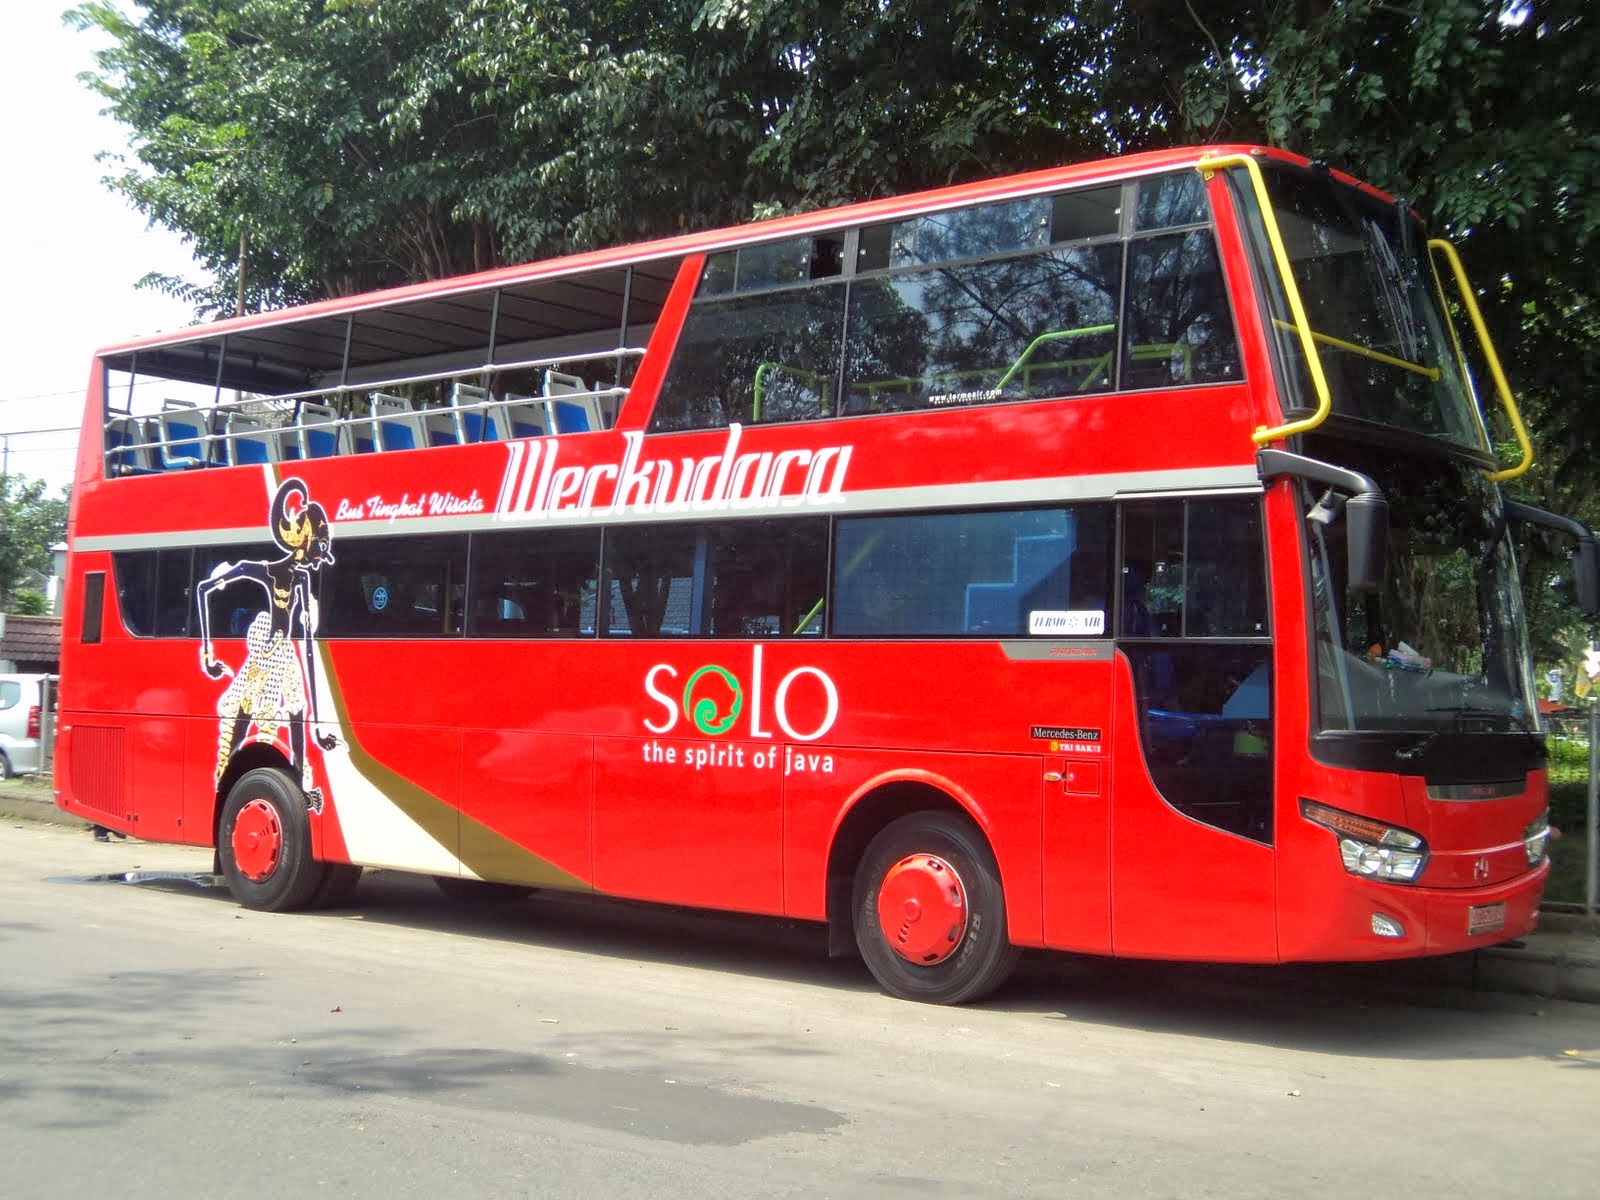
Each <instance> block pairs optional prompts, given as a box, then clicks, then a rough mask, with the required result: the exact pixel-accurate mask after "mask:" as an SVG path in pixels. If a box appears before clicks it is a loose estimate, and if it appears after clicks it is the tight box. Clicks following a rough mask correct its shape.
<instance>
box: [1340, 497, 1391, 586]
mask: <svg viewBox="0 0 1600 1200" xmlns="http://www.w3.org/2000/svg"><path fill="white" fill-rule="evenodd" d="M1344 521H1345V527H1344V538H1345V548H1346V550H1347V551H1348V553H1349V572H1350V586H1351V587H1352V588H1354V589H1355V590H1356V591H1362V592H1371V591H1376V590H1377V589H1378V588H1380V587H1382V586H1383V564H1384V558H1385V555H1386V554H1387V552H1388V549H1389V502H1388V501H1387V500H1385V499H1384V497H1383V493H1382V492H1378V491H1371V492H1359V493H1357V494H1356V495H1354V496H1351V497H1350V499H1348V500H1346V501H1345V505H1344Z"/></svg>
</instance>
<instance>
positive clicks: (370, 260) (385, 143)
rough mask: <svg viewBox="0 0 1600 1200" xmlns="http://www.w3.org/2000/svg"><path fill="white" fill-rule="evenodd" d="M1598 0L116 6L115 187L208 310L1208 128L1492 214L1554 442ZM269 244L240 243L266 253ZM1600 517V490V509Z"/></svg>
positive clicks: (1563, 410) (198, 2)
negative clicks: (122, 130) (189, 263)
mask: <svg viewBox="0 0 1600 1200" xmlns="http://www.w3.org/2000/svg"><path fill="white" fill-rule="evenodd" d="M1591 7H1592V6H1591V5H1590V4H1589V3H1587V0H1436V2H1435V3H1430V4H1425V5H1410V6H1401V5H1396V4H1394V3H1392V0H1338V2H1335V0H1265V2H1262V0H1251V2H1245V0H1210V2H1208V3H1206V4H1204V5H1199V4H1196V3H1194V2H1193V0H1078V2H1076V3H1072V4H1067V5H1062V4H1060V3H1051V4H1046V3H1042V2H1040V0H951V2H950V3H946V4H939V5H929V4H916V3H909V2H907V0H640V2H637V3H633V2H625V0H573V2H571V3H567V4H563V5H544V4H531V3H526V2H522V0H139V2H138V7H137V8H135V9H133V10H132V15H126V14H125V13H124V12H123V11H122V9H121V8H120V7H119V6H118V5H117V4H116V3H114V2H113V0H90V2H89V3H87V4H84V5H83V6H82V7H79V8H77V9H75V10H73V12H72V13H70V14H69V19H70V20H72V21H74V22H76V23H77V24H78V25H79V26H82V27H86V28H87V27H95V28H98V29H100V30H103V31H104V32H105V33H107V34H109V35H110V45H109V47H108V48H107V49H106V50H105V51H103V52H102V53H101V54H100V56H99V59H98V63H97V69H96V70H95V71H94V72H93V73H92V74H91V75H90V76H89V77H88V78H89V82H90V83H91V86H93V87H94V88H95V89H96V90H97V91H99V93H100V94H101V95H102V96H103V97H104V98H105V100H106V102H107V104H108V106H109V109H110V111H111V113H112V114H113V115H114V116H115V117H117V118H118V119H119V120H120V121H121V122H122V123H123V124H124V125H126V126H127V128H128V129H129V131H130V132H131V134H132V140H133V150H132V153H131V157H129V158H128V159H127V161H123V162H119V163H118V164H116V170H117V173H116V174H114V175H113V176H112V184H113V186H114V187H116V188H117V189H118V190H120V191H122V192H123V193H124V194H126V195H127V196H128V197H129V198H130V199H131V200H132V202H133V203H134V204H135V205H136V206H137V207H138V208H139V209H140V211H142V212H144V213H145V214H147V215H148V216H149V217H150V218H151V219H152V220H153V221H156V222H158V223H160V224H163V225H167V226H169V227H171V228H174V229H177V230H179V231H181V232H183V233H185V234H186V235H188V236H189V237H190V238H191V239H192V241H193V243H194V247H195V250H196V254H197V257H198V258H199V260H200V261H201V262H202V263H203V264H204V265H205V267H206V268H207V270H208V273H209V277H208V278H206V279H203V280H200V281H186V280H177V279H156V280H153V281H152V282H153V283H156V284H157V285H159V286H164V287H167V288H168V289H169V290H172V291H175V292H179V293H182V294H185V295H188V296H190V297H191V298H192V299H193V300H194V301H195V303H196V305H197V307H198V308H199V309H200V310H201V311H202V312H228V311H231V310H232V308H233V306H234V295H235V292H236V290H237V288H238V283H239V274H240V269H241V258H243V259H244V266H243V274H244V283H245V291H246V294H247V301H246V303H247V305H248V306H249V307H259V306H264V305H275V304H282V303H287V302H292V301H299V300H307V299H314V298H317V297H321V296H326V295H335V294H345V293H349V292H352V291H357V290H362V289H366V288H371V287H377V286H383V285H388V284H393V283H400V282H406V281H412V280H416V279H422V278H432V277H439V276H444V275H448V274H453V273H456V272H460V271H465V270H472V269H476V268H481V267H489V266H494V265H498V264H500V263H504V262H511V261H520V260H526V259H530V258H534V257H540V256H544V255H549V254H555V253H562V252H567V251H571V250H577V249H585V248H589V247H593V246H596V245H601V244H611V243H617V242H622V241H628V240H634V239H638V238H643V237H649V236H655V235H660V234H665V233H671V232H675V231H678V230H684V229H693V228H699V227H704V226H708V225H718V224H725V223H729V222H734V221H739V220H743V219H746V218H748V217H751V216H756V215H767V214H773V213H779V212H784V211H791V210H794V209H798V208H803V207H811V206H818V205H828V204H834V203H839V202H843V201H847V200H859V199H865V198H868V197H872V196H877V195H884V194H890V193H895V192H902V191H906V190H910V189H914V188H919V187H926V186H932V185H936V184H943V183H949V182H958V181H962V180H967V179H972V178H976V177H979V176H983V175H990V174H994V173H998V172H1002V171H1008V170H1020V169H1026V168H1029V167H1034V166H1042V165H1047V164H1054V163H1059V162H1064V161H1070V160H1073V159H1077V158H1084V157H1093V156H1098V155H1101V154H1108V153H1115V152H1119V151H1128V150H1139V149H1147V148H1151V147H1156V146H1162V145H1170V144H1175V143H1190V142H1196V141H1249V142H1266V143H1269V144H1272V145H1278V146H1285V147H1288V148H1290V149H1294V150H1297V151H1300V152H1303V153H1305V154H1307V155H1309V156H1311V157H1313V158H1317V159H1321V160H1325V161H1327V162H1329V163H1331V164H1333V165H1335V166H1340V167H1344V168H1347V169H1349V170H1351V171H1352V172H1354V173H1355V174H1357V175H1360V176H1361V177H1363V178H1365V179H1368V180H1370V181H1371V182H1373V183H1375V184H1377V185H1379V186H1380V187H1384V188H1387V189H1389V190H1390V191H1393V192H1396V193H1397V194H1400V195H1403V196H1404V197H1406V198H1407V199H1408V200H1410V201H1411V202H1413V203H1415V204H1416V205H1417V206H1418V207H1419V209H1420V210H1421V211H1422V212H1423V213H1424V214H1425V215H1426V216H1427V217H1428V218H1429V219H1430V221H1431V222H1432V223H1433V225H1434V226H1435V227H1436V228H1438V229H1440V230H1441V231H1443V232H1445V233H1447V234H1449V235H1450V236H1451V237H1453V238H1455V239H1456V240H1458V241H1459V242H1461V243H1463V249H1464V254H1465V257H1466V259H1467V261H1468V263H1469V264H1470V266H1471V267H1472V269H1473V272H1474V275H1475V277H1476V279H1477V281H1478V283H1479V286H1480V287H1481V288H1482V289H1483V297H1482V298H1483V300H1484V302H1485V303H1484V307H1485V312H1486V314H1487V316H1488V319H1489V321H1490V323H1491V326H1492V329H1493V332H1494V334H1495V336H1496V339H1497V341H1498V344H1499V345H1500V347H1501V350H1502V353H1503V356H1504V357H1505V359H1506V365H1507V370H1508V374H1509V375H1510V376H1511V379H1512V382H1513V384H1514V385H1515V387H1516V388H1517V390H1518V392H1519V394H1520V395H1521V396H1523V397H1524V398H1525V401H1524V402H1525V409H1526V411H1527V412H1528V413H1529V415H1530V416H1531V417H1532V419H1533V422H1534V426H1535V433H1536V435H1537V440H1538V442H1539V444H1540V449H1541V455H1542V461H1541V464H1540V466H1539V467H1538V468H1536V471H1535V472H1534V473H1533V474H1532V475H1531V476H1529V477H1527V478H1526V479H1525V480H1524V481H1523V482H1522V483H1521V484H1519V485H1518V486H1519V488H1521V489H1522V494H1524V495H1526V496H1527V497H1529V498H1530V499H1533V500H1535V501H1539V500H1549V501H1550V502H1552V503H1556V502H1558V501H1561V502H1565V503H1564V506H1565V507H1567V508H1569V509H1570V508H1572V507H1573V505H1574V503H1576V502H1578V501H1582V507H1583V510H1584V511H1586V512H1588V511H1590V510H1588V509H1587V504H1588V497H1589V496H1590V495H1592V494H1593V493H1594V492H1595V491H1596V489H1595V488H1593V487H1592V481H1593V474H1594V473H1593V469H1592V467H1591V466H1590V464H1591V463H1592V462H1593V461H1594V452H1595V450H1596V448H1597V446H1596V443H1597V440H1600V423H1597V422H1594V421H1592V420H1587V419H1585V416H1586V410H1585V409H1584V405H1585V404H1586V402H1587V395H1586V390H1585V385H1584V381H1585V380H1587V379H1590V378H1594V377H1596V375H1597V371H1600V337H1596V336H1595V334H1596V332H1597V331H1596V328H1595V322H1596V318H1595V316H1594V314H1595V312H1596V305H1595V300H1596V296H1595V287H1594V284H1593V282H1592V272H1591V270H1590V269H1589V267H1588V265H1587V264H1589V263H1592V262H1593V261H1594V259H1595V253H1594V251H1595V249H1596V247H1595V238H1596V231H1597V230H1600V187H1596V186H1595V184H1596V182H1597V180H1600V132H1597V125H1596V122H1595V120H1594V119H1593V116H1592V114H1593V112H1594V111H1595V106H1596V102H1597V100H1600V23H1597V21H1596V18H1595V16H1594V14H1593V13H1592V12H1591V11H1590V9H1591ZM241 246H243V248H244V253H243V254H242V255H241ZM1590 515H1594V516H1600V514H1597V513H1593V512H1590Z"/></svg>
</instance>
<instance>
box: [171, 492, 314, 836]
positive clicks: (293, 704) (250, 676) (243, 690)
mask: <svg viewBox="0 0 1600 1200" xmlns="http://www.w3.org/2000/svg"><path fill="white" fill-rule="evenodd" d="M271 527H272V540H273V541H274V542H276V543H277V544H278V548H279V549H280V550H282V551H283V555H284V556H283V557H282V558H277V559H272V560H269V561H261V562H237V563H228V562H224V563H219V564H218V565H217V567H216V569H215V570H213V571H212V572H211V574H210V575H209V576H207V577H206V578H205V579H204V580H202V581H201V583H200V586H199V588H198V597H197V600H198V605H197V606H198V608H199V614H200V668H201V670H203V671H205V673H206V674H207V675H208V676H210V677H211V678H212V679H221V678H223V677H224V676H228V675H231V676H233V680H232V682H231V683H229V684H228V687H227V690H226V691H224V692H223V693H222V697H221V699H219V700H218V701H217V716H218V717H219V718H220V723H219V727H218V730H217V774H216V778H217V780H218V781H219V782H220V781H221V779H222V776H223V773H224V772H226V771H227V769H228V761H229V759H231V758H232V757H233V756H234V754H235V753H236V752H237V751H238V750H239V748H240V747H241V746H243V745H245V744H246V743H247V742H249V741H252V740H253V741H263V742H271V741H275V740H276V738H277V735H278V730H279V729H280V728H286V729H287V732H288V735H289V752H290V756H291V758H292V759H293V764H294V769H295V771H296V772H297V773H298V774H299V776H300V787H301V790H302V791H304V792H305V795H306V802H307V804H308V805H309V806H310V808H311V811H313V812H318V813H320V812H321V811H322V791H321V789H320V788H317V787H315V786H314V785H313V781H312V776H311V763H310V761H309V760H308V759H307V758H306V726H307V723H308V722H312V723H314V722H315V721H316V719H317V714H316V695H317V689H316V661H317V660H316V645H315V643H316V634H317V600H316V589H315V587H314V586H313V584H314V582H315V581H314V576H315V574H316V572H317V571H319V570H321V568H322V566H323V564H324V563H331V562H333V551H332V548H331V546H330V541H331V535H330V531H329V529H328V514H327V513H326V512H324V511H323V508H322V506H321V505H320V504H317V503H316V502H315V501H313V500H311V499H310V497H309V494H308V493H307V491H306V485H305V484H304V483H303V482H301V481H300V480H299V479H286V480H284V481H283V483H282V485H280V486H279V488H278V491H277V494H276V495H275V496H274V497H273V499H272V514H271ZM246 584H249V585H253V586H254V587H257V588H260V589H261V590H262V591H263V592H264V593H265V595H266V607H265V609H264V610H262V611H258V612H256V613H255V615H254V616H253V617H252V618H251V619H250V624H249V627H248V629H246V630H245V631H244V639H245V648H246V653H245V659H244V662H243V663H241V664H240V666H239V669H238V671H237V672H235V671H233V670H232V669H231V668H229V667H228V665H227V664H226V663H223V662H220V661H219V660H218V659H217V658H216V656H215V654H214V653H213V651H212V644H211V638H212V632H213V631H212V629H211V615H210V608H211V606H210V600H211V598H212V596H213V595H215V594H216V593H217V592H220V591H223V590H224V589H234V588H238V589H243V588H244V586H245V585H246ZM240 600H241V603H244V602H246V600H245V597H242V596H241V597H240ZM252 607H253V606H252ZM219 632H222V633H223V634H225V635H233V636H237V634H238V632H239V631H238V630H236V629H228V630H222V631H219ZM252 726H253V727H254V729H255V733H254V734H253V735H252V733H251V727H252ZM316 741H317V744H318V745H319V746H321V747H322V749H324V750H332V749H334V748H335V747H336V746H338V745H339V739H338V738H337V737H335V736H334V735H332V734H320V735H316Z"/></svg>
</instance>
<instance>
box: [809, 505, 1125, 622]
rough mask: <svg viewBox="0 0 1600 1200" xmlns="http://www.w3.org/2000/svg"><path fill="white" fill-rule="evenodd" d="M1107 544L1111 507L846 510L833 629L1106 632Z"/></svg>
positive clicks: (838, 543)
mask: <svg viewBox="0 0 1600 1200" xmlns="http://www.w3.org/2000/svg"><path fill="white" fill-rule="evenodd" d="M1109 546H1110V517H1109V513H1108V510H1107V509H1106V508H1104V507H1101V506H1083V507H1079V508H1073V509H1063V508H1048V509H1026V510H1007V511H996V512H975V513H927V514H916V515H910V516H893V517H857V518H843V519H841V520H840V521H839V522H838V526H837V532H836V537H835V550H834V599H833V624H832V629H833V631H834V632H835V633H838V634H842V635H846V636H852V635H859V636H874V635H889V636H892V635H915V636H962V635H971V636H980V637H1025V636H1028V635H1029V634H1030V633H1036V634H1041V635H1054V636H1061V637H1065V636H1081V637H1098V636H1105V635H1108V634H1109V633H1110V629H1109V622H1108V620H1107V616H1106V610H1107V607H1108V604H1107V598H1108V594H1109V589H1108V586H1107V571H1106V566H1107V562H1108V550H1109Z"/></svg>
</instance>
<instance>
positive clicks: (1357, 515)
mask: <svg viewBox="0 0 1600 1200" xmlns="http://www.w3.org/2000/svg"><path fill="white" fill-rule="evenodd" d="M1256 474H1257V475H1259V476H1260V477H1261V479H1262V482H1266V481H1268V480H1271V479H1276V478H1277V477H1278V476H1280V475H1293V476H1295V477H1296V478H1298V479H1309V480H1311V481H1312V482H1313V483H1320V484H1324V485H1326V486H1327V487H1329V488H1332V489H1334V490H1336V491H1340V492H1343V493H1345V495H1346V496H1347V497H1348V499H1346V500H1345V502H1344V505H1343V508H1344V521H1345V546H1346V549H1347V551H1348V554H1349V561H1348V573H1349V586H1350V587H1352V588H1354V589H1356V590H1357V591H1365V592H1370V591H1375V590H1376V589H1378V588H1380V587H1382V586H1383V565H1384V558H1385V555H1386V554H1387V552H1388V549H1389V501H1388V500H1386V499H1384V495H1383V492H1382V490H1381V489H1379V487H1378V485H1377V484H1376V483H1374V482H1373V481H1372V479H1371V478H1370V477H1369V476H1366V475H1363V474H1361V472H1359V471H1351V470H1348V469H1346V468H1345V467H1336V466H1334V465H1333V464H1332V463H1325V462H1323V461H1322V460H1320V459H1316V458H1307V457H1306V456H1305V455H1303V454H1291V453H1290V452H1289V451H1287V450H1261V451H1258V452H1257V453H1256ZM1329 501H1331V497H1325V498H1324V501H1323V502H1319V504H1318V507H1319V508H1321V509H1323V510H1324V511H1325V512H1326V513H1327V517H1326V519H1328V520H1333V519H1334V518H1335V516H1336V515H1337V511H1338V509H1337V506H1333V505H1331V503H1329ZM1597 562H1600V560H1597Z"/></svg>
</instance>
